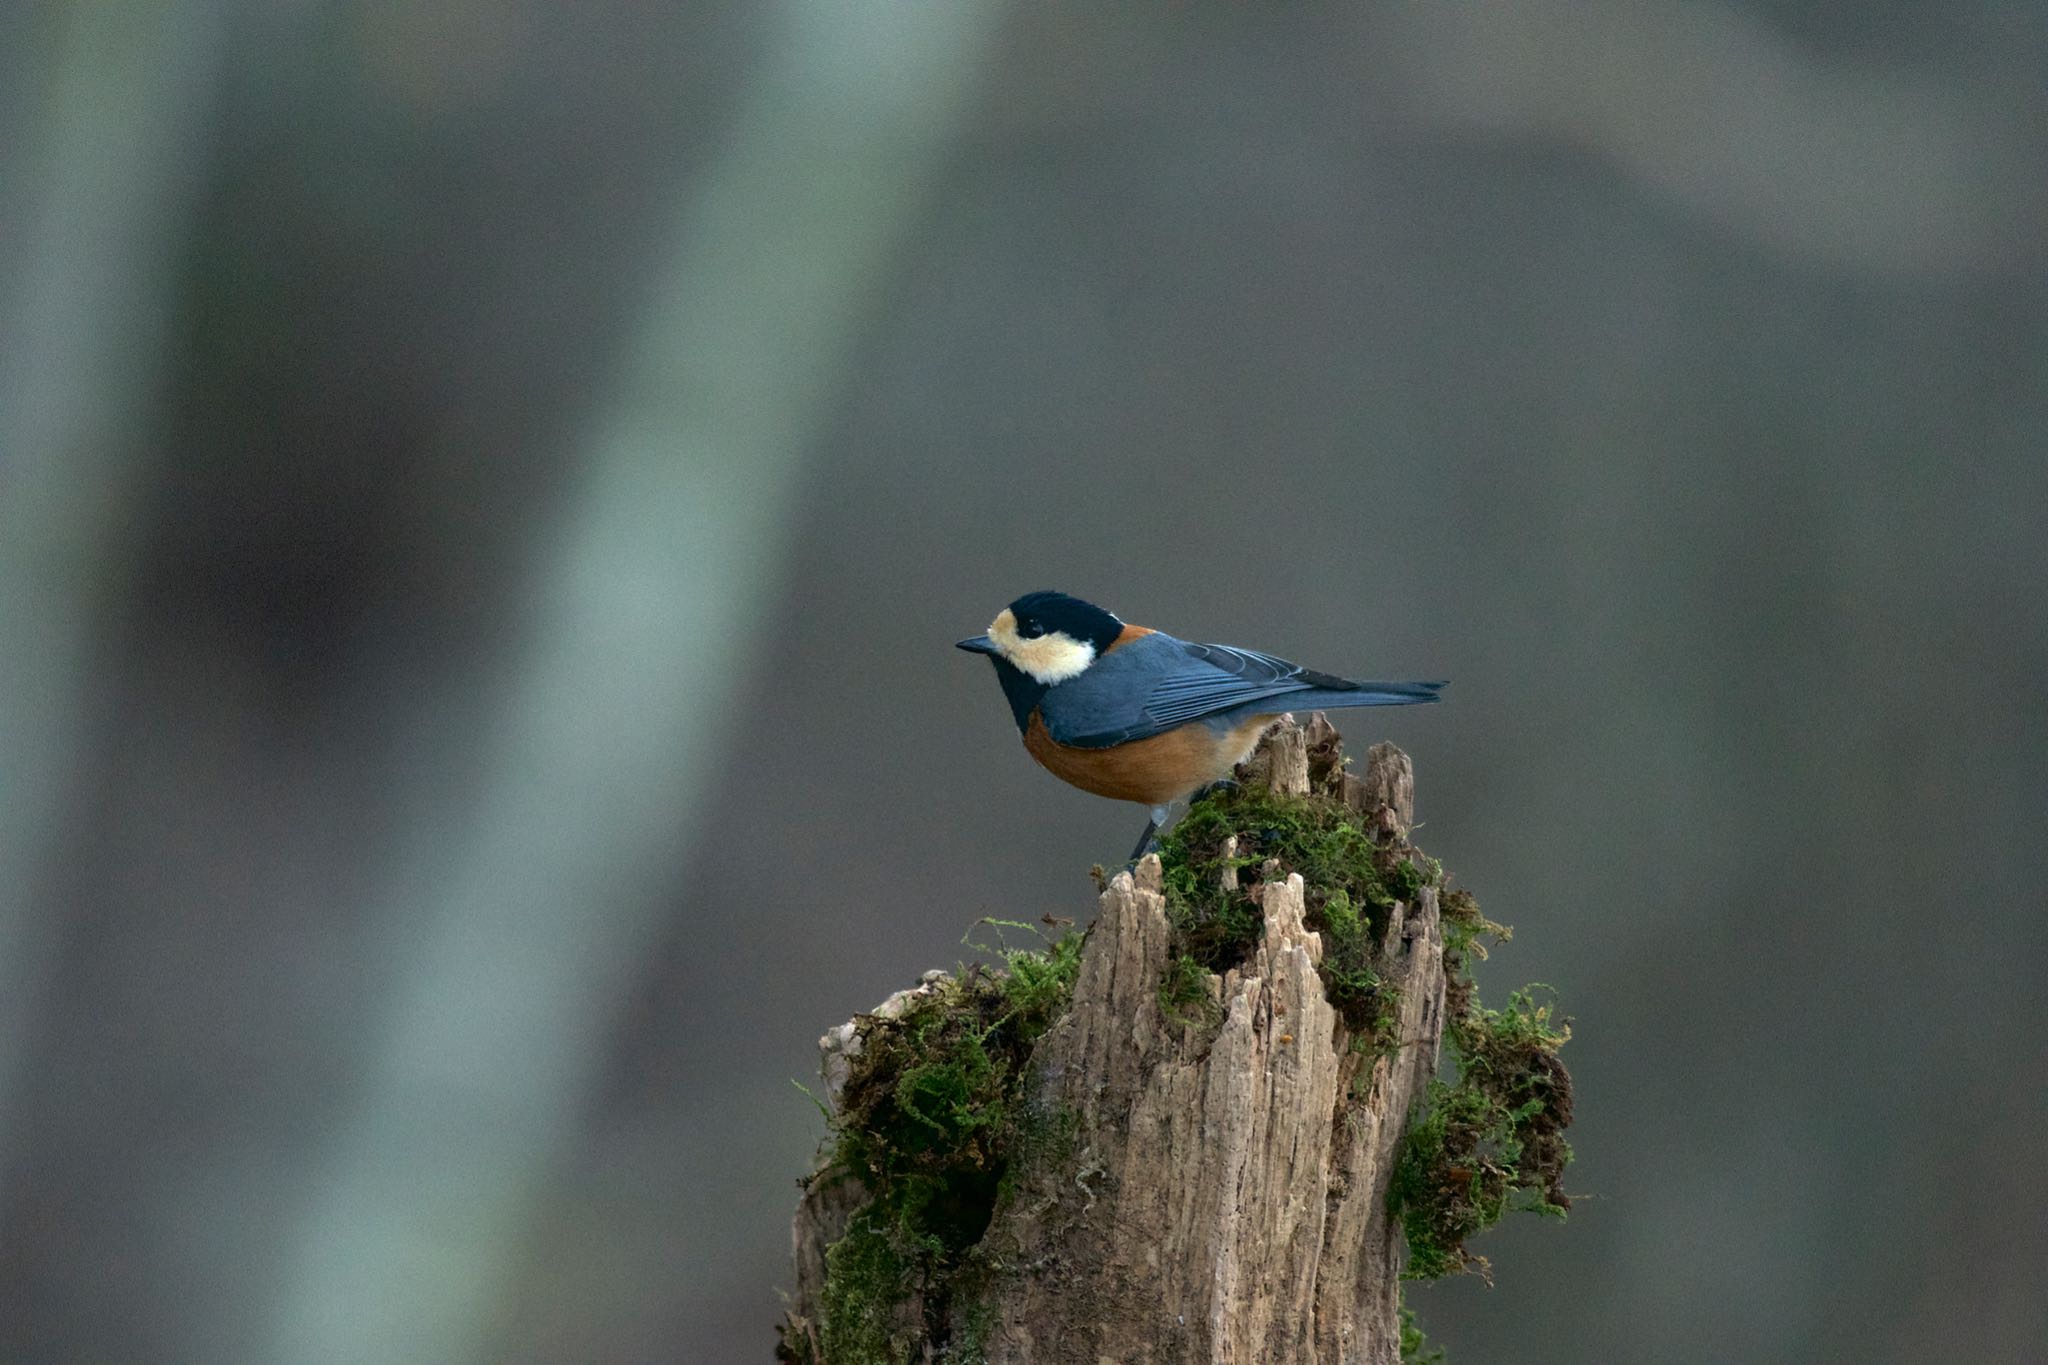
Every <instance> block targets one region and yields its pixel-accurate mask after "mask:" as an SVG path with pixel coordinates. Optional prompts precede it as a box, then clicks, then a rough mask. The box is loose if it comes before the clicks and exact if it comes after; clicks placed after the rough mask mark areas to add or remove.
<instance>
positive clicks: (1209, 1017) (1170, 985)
mask: <svg viewBox="0 0 2048 1365" xmlns="http://www.w3.org/2000/svg"><path fill="white" fill-rule="evenodd" d="M1159 1010H1160V1013H1162V1014H1164V1015H1165V1016H1166V1017H1167V1018H1168V1019H1173V1020H1177V1021H1179V1022H1181V1023H1184V1024H1203V1025H1210V1024H1214V1023H1215V1022H1216V1020H1217V1016H1218V1014H1219V1013H1220V1011H1219V1009H1218V1008H1217V1005H1216V1002H1215V1000H1214V999H1212V998H1211V997H1210V995H1209V969H1208V968H1207V967H1204V966H1203V965H1202V964H1201V961H1200V960H1199V959H1197V958H1195V957H1192V956H1190V955H1189V954H1187V953H1178V954H1176V955H1175V956H1174V958H1173V961H1171V962H1170V963H1168V964H1167V967H1166V975H1165V976H1164V977H1162V978H1161V979H1160V982H1159Z"/></svg>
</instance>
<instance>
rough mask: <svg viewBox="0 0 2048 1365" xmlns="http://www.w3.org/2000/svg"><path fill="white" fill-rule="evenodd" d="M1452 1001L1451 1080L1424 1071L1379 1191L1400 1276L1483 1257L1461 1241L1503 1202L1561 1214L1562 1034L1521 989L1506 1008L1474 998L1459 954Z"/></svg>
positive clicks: (1438, 1272)
mask: <svg viewBox="0 0 2048 1365" xmlns="http://www.w3.org/2000/svg"><path fill="white" fill-rule="evenodd" d="M1448 958H1449V955H1448V954H1447V964H1446V965H1447V966H1448V967H1450V969H1451V970H1452V972H1453V974H1454V976H1455V977H1456V978H1457V979H1458V980H1460V981H1461V982H1462V990H1461V991H1458V992H1447V996H1456V997H1457V998H1459V999H1461V1000H1462V1002H1463V1003H1462V1005H1461V1007H1460V1008H1459V1009H1458V1010H1457V1011H1456V1012H1455V1013H1453V1014H1452V1015H1451V1017H1450V1018H1449V1020H1448V1026H1447V1028H1446V1030H1445V1036H1446V1037H1447V1038H1449V1040H1450V1042H1451V1046H1452V1052H1453V1055H1454V1056H1455V1058H1456V1061H1457V1070H1458V1075H1457V1080H1456V1082H1455V1083H1454V1084H1446V1083H1444V1082H1443V1081H1432V1082H1431V1083H1430V1087H1429V1096H1428V1098H1427V1100H1426V1101H1425V1103H1424V1109H1423V1112H1422V1114H1421V1115H1420V1116H1419V1117H1417V1118H1416V1119H1415V1120H1414V1121H1413V1122H1412V1123H1411V1125H1410V1127H1409V1130H1408V1136H1407V1140H1406V1142H1405V1143H1404V1145H1403V1147H1402V1151H1401V1158H1400V1161H1399V1163H1398V1164H1397V1165H1396V1167H1395V1169H1394V1175H1393V1181H1392V1184H1391V1186H1390V1188H1389V1190H1388V1194H1387V1200H1388V1206H1389V1207H1390V1208H1391V1209H1392V1210H1393V1212H1394V1213H1395V1214H1396V1215H1397V1216H1398V1217H1399V1218H1400V1219H1401V1229H1402V1232H1403V1233H1404V1234H1405V1235H1406V1237H1407V1240H1408V1266H1407V1269H1406V1271H1405V1272H1404V1274H1405V1276H1406V1277H1407V1278H1409V1279H1417V1280H1433V1279H1438V1278H1440V1277H1442V1276H1445V1275H1455V1274H1458V1273H1460V1272H1461V1271H1464V1270H1468V1269H1476V1270H1478V1271H1480V1272H1481V1273H1482V1274H1484V1273H1486V1271H1487V1265H1486V1261H1485V1258H1483V1257H1479V1256H1475V1255H1473V1254H1472V1253H1471V1252H1470V1251H1469V1250H1467V1249H1466V1245H1465V1244H1466V1242H1467V1241H1468V1240H1469V1239H1470V1238H1472V1237H1473V1236H1475V1235H1476V1234H1478V1233H1480V1232H1483V1231H1485V1230H1486V1229H1487V1228H1490V1227H1492V1226H1493V1225H1494V1224H1495V1223H1498V1222H1499V1221H1500V1220H1501V1219H1502V1218H1503V1217H1505V1216H1506V1215H1507V1214H1509V1213H1511V1212H1515V1211H1528V1212H1532V1213H1542V1214H1548V1215H1551V1216H1554V1217H1562V1216H1563V1215H1564V1213H1565V1211H1566V1210H1567V1209H1569V1208H1570V1207H1571V1198H1570V1196H1568V1195H1567V1194H1566V1193H1565V1192H1564V1186H1563V1178H1564V1169H1565V1166H1566V1165H1567V1164H1569V1163H1570V1161H1571V1158H1572V1152H1571V1147H1570V1146H1569V1144H1567V1143H1566V1142H1565V1140H1564V1130H1565V1128H1566V1127H1567V1126H1568V1125H1569V1124H1570V1123H1571V1116H1572V1089H1571V1077H1570V1075H1569V1074H1567V1073H1566V1071H1565V1069H1564V1065H1563V1063H1562V1062H1560V1061H1559V1060H1558V1057H1557V1051H1558V1049H1559V1048H1560V1047H1562V1046H1563V1045H1564V1044H1565V1042H1566V1041H1567V1040H1568V1039H1569V1038H1570V1037H1571V1030H1570V1029H1569V1028H1568V1027H1567V1026H1566V1025H1564V1024H1563V1023H1562V1022H1554V1021H1553V1020H1552V1018H1551V1012H1550V1007H1549V1006H1548V1005H1543V1004H1538V1003H1537V1002H1536V999H1535V997H1534V995H1533V991H1534V990H1537V989H1541V988H1540V987H1531V988H1528V989H1525V990H1520V991H1516V992H1514V994H1513V995H1511V996H1510V997H1509V1001H1508V1008H1506V1009H1504V1010H1489V1009H1485V1008H1482V1007H1481V1006H1480V1005H1479V1004H1478V1001H1477V999H1476V997H1475V996H1474V995H1473V993H1472V989H1471V981H1470V977H1469V976H1468V975H1466V972H1465V969H1464V966H1463V963H1462V962H1459V963H1451V962H1450V961H1448Z"/></svg>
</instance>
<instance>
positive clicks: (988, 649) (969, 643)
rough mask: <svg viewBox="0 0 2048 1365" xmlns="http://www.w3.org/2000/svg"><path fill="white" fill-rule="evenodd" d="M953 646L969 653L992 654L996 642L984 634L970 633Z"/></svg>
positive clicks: (994, 650)
mask: <svg viewBox="0 0 2048 1365" xmlns="http://www.w3.org/2000/svg"><path fill="white" fill-rule="evenodd" d="M953 648H955V649H964V650H966V651H967V652H968V653H969V654H993V653H995V652H996V642H995V641H994V640H991V639H989V638H988V636H986V635H970V636H968V637H967V638H966V639H964V640H962V641H961V642H960V643H959V644H957V645H954V646H953Z"/></svg>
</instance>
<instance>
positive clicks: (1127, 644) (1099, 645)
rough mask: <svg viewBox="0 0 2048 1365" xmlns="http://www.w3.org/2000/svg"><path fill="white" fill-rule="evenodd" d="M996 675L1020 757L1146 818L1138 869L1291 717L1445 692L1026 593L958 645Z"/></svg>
mask: <svg viewBox="0 0 2048 1365" xmlns="http://www.w3.org/2000/svg"><path fill="white" fill-rule="evenodd" d="M959 647H960V648H961V649H965V650H970V651H972V652H974V653H976V654H986V655H988V657H989V659H990V660H991V661H992V662H993V663H994V664H995V666H996V678H997V680H998V681H999V682H1001V683H1002V685H1003V695H1004V696H1005V697H1008V698H1009V700H1010V712H1011V714H1012V715H1014V716H1015V717H1016V718H1017V728H1018V730H1020V731H1022V732H1023V735H1024V747H1025V749H1027V750H1028V751H1029V752H1030V754H1031V756H1032V757H1033V758H1035V759H1037V760H1038V761H1039V763H1040V764H1042V765H1043V766H1044V767H1045V768H1046V769H1047V771H1049V772H1051V773H1052V775H1053V776H1055V777H1058V778H1061V779H1062V780H1064V781H1067V782H1070V783H1072V784H1073V785H1074V786H1076V787H1079V788H1080V789H1081V790H1082V791H1086V792H1093V793H1095V794H1096V795H1097V796H1107V797H1109V798H1111V799H1112V800H1116V801H1136V802H1137V803H1138V804H1139V805H1141V806H1146V807H1149V808H1150V810H1151V814H1152V819H1151V822H1150V823H1148V824H1147V825H1146V826H1145V833H1144V834H1143V835H1141V836H1140V837H1139V839H1138V848H1137V852H1135V853H1133V854H1132V855H1131V856H1132V858H1134V859H1135V858H1141V857H1143V856H1144V854H1145V851H1146V849H1148V848H1150V847H1151V846H1152V842H1153V836H1154V835H1155V834H1156V833H1158V831H1159V828H1160V826H1161V825H1163V824H1164V823H1165V822H1166V817H1167V812H1168V809H1169V807H1171V806H1172V805H1173V803H1174V802H1176V801H1178V800H1180V799H1182V798H1183V797H1188V796H1192V795H1193V794H1194V793H1196V792H1198V791H1200V790H1201V789H1202V788H1204V787H1206V786H1208V785H1210V784H1211V783H1214V782H1217V781H1219V780H1221V779H1222V778H1223V777H1225V776H1226V775H1227V774H1228V773H1229V772H1230V770H1231V769H1232V768H1234V767H1236V766H1237V765H1238V764H1239V763H1242V762H1243V761H1244V760H1245V759H1247V758H1249V757H1250V756H1251V752H1252V750H1253V749H1254V748H1256V747H1257V746H1258V742H1259V737H1260V736H1261V735H1262V734H1264V733H1265V730H1266V727H1267V726H1268V725H1270V724H1272V722H1273V721H1274V720H1276V719H1277V718H1279V717H1280V716H1281V715H1283V714H1285V713H1286V712H1289V711H1314V710H1321V711H1332V710H1336V709H1338V708H1341V707H1347V706H1406V705H1408V704H1410V703H1412V702H1425V701H1435V700H1437V691H1438V689H1440V688H1442V687H1443V686H1444V684H1443V683H1440V682H1353V681H1351V680H1350V679H1348V678H1336V677H1332V676H1331V675H1329V674H1328V673H1317V672H1315V671H1313V670H1312V669H1306V668H1303V667H1301V666H1300V665H1299V664H1291V663H1289V662H1287V660H1285V659H1276V658H1274V657H1273V656H1272V655H1270V654H1261V653H1259V652H1257V651H1256V650H1250V649H1235V648H1232V647H1231V646H1229V645H1197V644H1190V643H1189V642H1188V641H1186V640H1177V639H1175V638H1174V637H1173V636H1171V635H1168V634H1166V633H1164V632H1163V631H1156V630H1148V629H1146V628H1145V627H1144V626H1127V625H1125V624H1124V623H1123V622H1122V621H1121V620H1119V619H1117V617H1116V616H1115V615H1113V614H1112V613H1110V612H1106V611H1104V610H1103V609H1102V608H1101V607H1098V606H1095V605H1093V604H1091V603H1088V602H1083V601H1082V600H1081V599H1079V598H1078V597H1069V596H1067V595H1066V594H1065V593H1058V592H1034V593H1026V594H1025V595H1024V596H1022V597H1020V598H1018V599H1017V600H1016V601H1014V602H1012V603H1010V605H1009V606H1007V607H1005V608H1003V610H1002V611H1000V612H998V613H997V614H996V619H995V620H994V621H992V622H991V623H990V624H989V628H988V634H986V635H976V636H974V637H973V638H971V639H966V640H962V641H960V644H959Z"/></svg>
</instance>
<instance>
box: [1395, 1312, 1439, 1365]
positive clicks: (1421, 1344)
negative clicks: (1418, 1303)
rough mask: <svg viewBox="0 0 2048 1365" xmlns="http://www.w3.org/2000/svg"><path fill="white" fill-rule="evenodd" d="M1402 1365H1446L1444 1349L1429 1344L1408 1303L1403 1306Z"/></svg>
mask: <svg viewBox="0 0 2048 1365" xmlns="http://www.w3.org/2000/svg"><path fill="white" fill-rule="evenodd" d="M1401 1365H1444V1352H1443V1348H1442V1347H1441V1346H1431V1345H1430V1344H1429V1338H1428V1337H1426V1336H1424V1335H1423V1334H1422V1329H1421V1328H1420V1327H1418V1326H1416V1325H1415V1314H1414V1312H1413V1310H1411V1309H1410V1308H1409V1307H1408V1305H1407V1304H1406V1303H1403V1304H1402V1305H1401Z"/></svg>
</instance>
